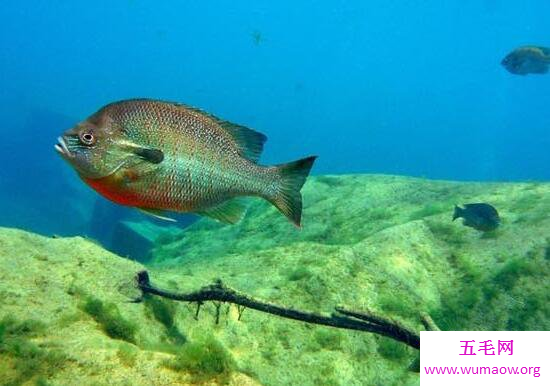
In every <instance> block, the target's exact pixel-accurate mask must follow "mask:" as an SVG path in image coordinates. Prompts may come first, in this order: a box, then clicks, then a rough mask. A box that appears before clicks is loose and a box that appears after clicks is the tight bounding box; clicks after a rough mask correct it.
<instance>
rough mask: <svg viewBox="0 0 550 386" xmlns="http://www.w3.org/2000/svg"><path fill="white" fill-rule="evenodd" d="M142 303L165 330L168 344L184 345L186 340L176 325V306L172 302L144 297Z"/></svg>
mask: <svg viewBox="0 0 550 386" xmlns="http://www.w3.org/2000/svg"><path fill="white" fill-rule="evenodd" d="M144 303H145V305H146V307H147V309H148V310H149V311H150V312H151V313H152V315H153V317H154V318H155V319H156V320H157V321H158V322H159V323H161V324H162V325H163V326H164V328H165V333H166V337H167V338H168V340H169V342H170V343H174V344H184V343H185V342H186V341H187V338H186V336H185V335H184V334H182V333H181V332H180V330H179V328H178V326H177V325H176V322H175V315H176V305H175V303H174V302H169V301H167V300H164V299H161V298H157V297H153V296H145V298H144Z"/></svg>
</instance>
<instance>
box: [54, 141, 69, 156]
mask: <svg viewBox="0 0 550 386" xmlns="http://www.w3.org/2000/svg"><path fill="white" fill-rule="evenodd" d="M54 148H55V150H56V151H57V152H58V153H59V154H61V155H62V156H64V157H72V154H71V152H70V151H69V148H68V147H67V143H66V142H65V139H64V138H63V137H57V143H56V144H55V146H54Z"/></svg>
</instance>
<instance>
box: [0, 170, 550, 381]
mask: <svg viewBox="0 0 550 386" xmlns="http://www.w3.org/2000/svg"><path fill="white" fill-rule="evenodd" d="M303 193H304V222H303V229H302V230H301V231H299V230H296V229H293V228H292V227H289V226H288V223H287V222H286V221H285V219H284V218H282V217H281V216H280V215H279V214H278V213H277V212H276V209H274V208H272V207H270V206H269V205H267V204H264V203H262V202H260V201H258V202H254V203H252V205H251V207H250V208H249V211H251V212H253V213H252V215H250V216H246V217H245V219H244V220H243V222H242V223H241V224H238V225H232V226H229V225H227V226H225V225H221V224H218V223H216V222H214V221H211V220H208V219H205V220H200V221H198V222H197V223H195V224H193V225H191V226H190V227H188V228H187V229H185V230H182V231H174V232H173V233H170V234H165V235H164V236H160V237H157V238H155V241H154V246H155V248H154V250H153V252H152V260H151V261H150V263H151V264H149V265H148V267H147V270H148V271H149V272H150V273H151V277H152V278H154V280H156V281H158V282H157V283H154V284H158V285H159V286H160V287H163V288H169V289H170V290H173V291H183V292H185V291H189V290H196V289H198V288H200V287H202V286H203V285H205V284H209V283H211V282H212V281H213V279H215V278H221V279H222V280H223V282H224V283H226V284H227V285H228V286H230V287H232V288H235V289H237V290H239V291H242V292H245V293H247V294H250V295H251V296H254V297H257V298H261V299H264V300H266V301H270V302H273V303H277V304H283V305H288V306H291V307H294V308H299V309H304V310H309V311H314V312H327V311H329V312H330V311H331V310H333V309H334V307H335V306H336V305H338V306H342V307H344V308H348V309H355V310H361V309H369V310H372V311H373V312H376V313H379V314H383V315H387V316H389V317H392V318H394V319H395V320H398V321H399V322H401V323H403V324H405V325H407V326H410V327H411V328H414V329H416V330H420V329H422V325H421V323H420V313H421V312H426V313H428V314H429V315H431V316H432V318H433V319H434V321H435V323H436V324H437V325H438V326H439V327H440V328H441V329H444V330H460V329H462V330H477V329H483V330H507V329H516V330H549V329H550V280H549V278H550V258H549V256H550V253H549V252H548V251H549V250H550V238H549V236H548V235H549V234H550V232H549V230H550V218H549V216H548V213H550V184H547V183H506V184H504V183H502V184H501V183H490V184H489V183H458V182H449V181H430V180H423V179H416V178H406V177H396V176H377V175H375V176H364V175H354V176H321V177H314V178H312V179H311V181H309V182H308V183H307V184H306V185H305V187H304V189H303ZM474 201H476V202H491V203H494V204H495V206H497V207H498V208H499V212H500V213H501V215H502V219H503V223H502V224H501V226H500V227H499V229H498V230H497V231H496V232H494V233H493V234H492V235H491V237H484V236H482V235H480V234H479V232H476V231H475V230H472V229H469V228H465V227H461V226H457V224H453V223H452V221H451V219H450V218H449V211H450V210H452V208H453V206H454V204H455V203H456V202H474ZM342 203H345V205H342ZM138 228H139V226H138ZM136 229H137V228H136ZM144 229H145V228H143V229H141V230H139V229H137V230H135V231H136V232H143V235H144V236H143V237H145V238H147V237H150V236H145V235H147V234H149V235H152V234H153V233H154V232H155V231H154V230H152V228H151V230H150V232H151V233H147V232H148V231H145V230H144ZM141 269H143V265H141V264H138V263H136V262H133V261H130V260H128V259H124V258H121V257H118V256H116V255H114V254H112V253H109V252H107V251H105V250H104V249H102V248H100V247H99V246H97V245H95V244H94V243H92V242H90V241H88V240H85V239H83V238H80V237H77V238H67V239H64V238H58V239H50V238H45V237H41V236H36V235H33V234H30V233H26V232H23V231H19V230H13V229H1V228H0V321H1V320H3V319H4V317H5V316H8V315H9V316H13V317H15V318H17V323H23V322H25V321H27V323H29V324H30V325H34V324H32V323H30V322H28V321H29V320H34V321H38V322H40V324H42V325H43V326H42V327H40V326H38V327H36V330H37V331H36V332H34V333H33V334H34V335H32V336H26V337H22V338H21V339H23V338H24V339H25V342H27V344H35V343H40V347H42V348H44V349H45V350H46V351H45V352H43V353H42V354H41V355H42V357H43V358H49V357H51V359H48V362H47V363H52V364H55V367H54V368H55V370H56V371H55V373H50V372H48V371H47V370H45V369H44V368H42V369H41V368H40V367H39V368H38V372H37V373H35V374H33V375H32V377H31V378H30V379H32V380H36V379H38V378H39V377H43V378H44V379H46V380H47V381H49V382H51V383H53V384H61V385H63V384H68V381H67V380H68V379H70V380H71V382H73V384H74V383H81V384H91V383H94V382H95V383H99V384H103V383H107V382H110V383H112V384H123V382H130V383H132V384H137V385H139V384H143V385H145V384H159V385H162V384H170V383H172V384H173V383H176V382H180V383H181V384H189V383H192V382H196V381H198V380H201V381H202V380H203V379H204V378H203V377H207V378H208V379H209V381H205V382H211V383H212V384H222V383H223V382H226V381H227V382H229V383H230V384H234V385H246V384H251V385H252V384H268V385H281V384H299V385H317V384H334V385H360V384H384V385H386V384H402V385H414V384H418V382H419V377H418V374H417V373H413V372H410V371H408V370H407V369H408V368H409V366H410V365H411V363H413V362H414V361H415V360H416V359H417V352H416V350H412V349H409V348H407V347H405V346H404V345H400V344H398V343H395V342H393V341H392V340H390V339H386V338H383V337H378V336H374V335H372V334H368V333H359V332H350V331H338V330H332V329H328V328H325V327H322V326H307V325H304V324H303V323H298V322H293V321H288V320H282V319H279V318H275V317H270V316H267V315H264V314H261V313H258V312H254V311H253V310H245V312H244V314H243V315H242V318H241V320H240V321H239V320H238V310H237V309H236V308H235V307H229V308H227V306H226V305H222V306H221V307H222V308H221V320H220V324H219V325H216V324H215V323H214V321H215V307H214V305H212V304H209V303H206V304H205V305H204V306H203V307H201V312H200V314H199V317H198V320H195V318H194V316H195V307H192V306H187V305H184V304H174V303H157V302H153V303H152V302H147V301H146V302H144V303H140V304H131V303H128V302H127V300H129V299H130V298H131V297H132V296H136V295H137V294H136V293H135V288H134V287H133V286H132V285H131V284H132V283H131V279H133V276H134V275H135V273H136V272H137V271H139V270H141ZM129 280H130V281H129ZM98 300H99V301H100V302H101V306H100V305H99V303H98ZM128 322H130V323H128ZM10 323H12V322H10ZM35 324H36V323H35ZM132 326H135V329H134V328H133V327H132ZM10 339H12V338H10ZM188 343H190V345H189V346H187V344H188ZM184 347H185V349H184ZM205 347H211V348H212V350H209V349H206V350H205V349H204V348H205ZM53 349H56V350H58V351H52V350H53ZM208 352H213V353H214V354H215V355H213V356H212V357H210V356H208V355H205V353H208ZM209 358H218V359H220V360H222V362H223V363H225V365H224V366H222V367H216V366H210V365H211V363H212V362H211V361H210V359H209ZM18 360H19V359H18V358H16V357H14V356H13V355H11V354H9V353H5V352H3V353H0V372H1V373H2V374H8V376H9V377H11V378H10V379H14V378H13V377H16V376H18V374H17V370H16V362H17V361H18ZM289 363H292V366H289ZM2 366H4V368H2ZM203 366H205V367H204V368H207V369H213V372H211V371H206V372H204V373H203V372H201V371H200V369H202V368H203ZM105 369H108V371H106V370H105ZM197 369H199V371H197ZM281 369H283V370H284V371H281ZM295 369H300V370H299V371H297V370H295ZM19 375H20V374H19Z"/></svg>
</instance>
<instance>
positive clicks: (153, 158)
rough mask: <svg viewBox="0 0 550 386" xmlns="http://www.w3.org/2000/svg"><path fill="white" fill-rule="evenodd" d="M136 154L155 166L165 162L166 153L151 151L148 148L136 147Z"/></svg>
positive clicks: (156, 150)
mask: <svg viewBox="0 0 550 386" xmlns="http://www.w3.org/2000/svg"><path fill="white" fill-rule="evenodd" d="M133 151H134V153H135V154H136V155H138V156H140V157H141V158H143V159H144V160H145V161H148V162H151V163H153V164H159V163H161V162H162V161H163V160H164V153H163V152H162V151H161V150H158V149H151V148H147V147H139V146H138V147H136V148H134V149H133Z"/></svg>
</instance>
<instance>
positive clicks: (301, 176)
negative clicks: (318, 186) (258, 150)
mask: <svg viewBox="0 0 550 386" xmlns="http://www.w3.org/2000/svg"><path fill="white" fill-rule="evenodd" d="M316 158H317V156H311V157H307V158H303V159H300V160H298V161H294V162H289V163H286V164H282V165H277V166H275V167H274V168H275V172H276V173H278V174H279V176H280V180H281V183H280V185H279V187H278V189H277V191H276V193H275V194H274V195H272V196H270V197H266V198H267V200H268V201H269V202H271V203H272V204H273V205H274V206H275V207H276V208H277V209H278V210H279V211H280V212H281V213H282V214H284V215H285V216H286V217H287V218H288V219H289V220H290V221H291V222H292V223H293V224H294V225H296V227H298V228H300V227H301V221H302V194H301V193H300V190H301V189H302V186H303V185H304V183H305V182H306V178H307V176H308V175H309V172H310V171H311V168H312V166H313V163H314V162H315V159H316Z"/></svg>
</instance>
